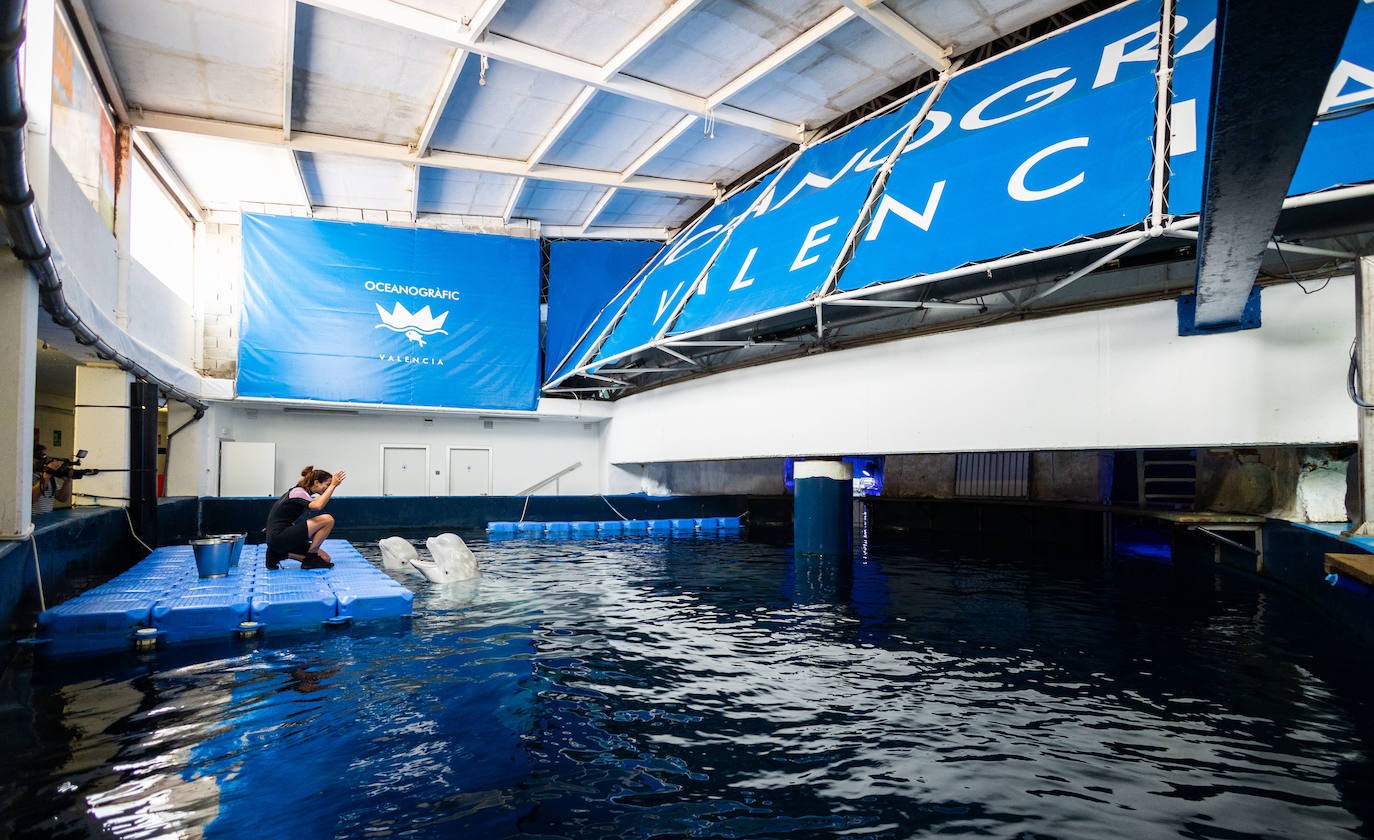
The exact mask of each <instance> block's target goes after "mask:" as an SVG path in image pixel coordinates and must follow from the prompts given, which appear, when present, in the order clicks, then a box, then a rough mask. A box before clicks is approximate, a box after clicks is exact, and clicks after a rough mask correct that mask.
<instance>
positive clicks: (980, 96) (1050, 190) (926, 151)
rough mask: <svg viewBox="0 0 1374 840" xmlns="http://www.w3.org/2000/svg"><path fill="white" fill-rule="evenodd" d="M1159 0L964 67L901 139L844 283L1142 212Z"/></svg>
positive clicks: (1018, 247) (926, 270)
mask: <svg viewBox="0 0 1374 840" xmlns="http://www.w3.org/2000/svg"><path fill="white" fill-rule="evenodd" d="M1158 28H1159V4H1158V3H1155V2H1147V0H1139V2H1135V3H1132V4H1130V5H1128V6H1124V7H1122V8H1119V9H1117V10H1114V11H1112V12H1110V13H1108V14H1105V15H1101V16H1099V17H1096V18H1093V19H1091V20H1088V21H1085V22H1083V23H1081V24H1078V25H1076V26H1074V27H1072V28H1069V29H1066V30H1064V31H1063V32H1061V33H1058V34H1056V35H1054V36H1053V37H1052V38H1048V39H1046V40H1044V41H1042V42H1040V43H1037V44H1032V45H1029V46H1027V47H1025V48H1022V49H1019V50H1016V51H1014V52H1010V53H1007V54H1006V55H1003V56H1000V57H998V58H995V59H992V60H991V61H988V62H987V63H985V64H981V65H978V66H976V67H972V68H969V69H968V70H965V71H963V72H960V73H959V74H957V75H956V76H954V78H952V79H951V80H950V82H949V85H948V86H947V87H946V88H945V91H944V93H943V94H941V96H940V98H939V100H938V101H937V102H936V103H935V107H934V109H933V110H932V111H931V113H930V115H929V116H928V117H927V119H926V123H927V124H926V125H923V126H922V127H921V129H920V131H919V132H918V133H917V135H916V137H915V139H913V140H912V142H911V144H909V145H908V148H907V150H904V152H903V154H902V156H901V158H900V159H899V160H898V162H897V165H896V167H894V169H893V171H892V175H891V177H890V178H889V179H888V182H887V186H886V189H885V190H884V193H883V195H882V196H881V198H880V199H879V201H878V203H877V204H876V206H875V207H874V211H873V216H872V219H871V220H870V222H869V224H868V225H867V227H866V229H865V231H864V233H863V235H862V236H861V237H860V239H859V242H858V245H857V247H856V249H855V255H854V259H853V260H852V261H851V262H850V263H849V264H848V266H846V268H845V271H844V274H843V276H842V278H841V280H840V283H839V287H840V288H842V289H857V288H861V287H864V286H869V285H872V284H875V283H884V282H887V281H891V280H899V279H903V278H906V277H912V276H915V275H920V274H933V273H936V272H940V271H945V270H948V269H951V268H954V267H956V266H960V265H963V264H965V263H970V262H979V261H982V260H987V259H992V258H996V257H1001V256H1005V255H1008V254H1013V253H1016V252H1018V251H1025V250H1033V249H1037V248H1045V247H1049V246H1053V245H1059V244H1062V243H1065V242H1070V241H1072V240H1075V239H1078V238H1080V237H1084V236H1091V235H1094V234H1100V233H1104V232H1108V231H1114V230H1118V229H1121V228H1125V227H1128V226H1130V225H1134V224H1138V223H1140V222H1141V221H1142V220H1143V219H1144V218H1145V217H1146V216H1147V215H1148V214H1149V211H1150V169H1151V161H1152V158H1153V145H1152V138H1153V131H1154V102H1155V79H1154V69H1155V59H1154V57H1153V56H1154V50H1155V49H1156V46H1155V45H1156V44H1157V41H1158V37H1157V32H1158Z"/></svg>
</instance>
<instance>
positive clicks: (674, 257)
mask: <svg viewBox="0 0 1374 840" xmlns="http://www.w3.org/2000/svg"><path fill="white" fill-rule="evenodd" d="M769 180H771V178H770V179H769ZM765 183H767V181H765ZM766 195H767V193H766V191H765V188H764V184H758V185H756V186H754V187H752V188H751V189H748V190H745V191H744V192H741V193H739V194H737V195H735V196H733V197H731V198H730V199H729V200H728V201H723V202H721V203H720V204H717V205H716V206H715V207H712V208H711V210H710V212H708V213H707V214H706V215H705V216H702V217H701V218H700V219H699V220H697V222H696V224H694V225H692V226H691V228H690V229H688V230H687V231H686V232H685V233H683V234H680V235H678V236H677V238H675V239H674V240H673V242H672V243H671V244H669V246H668V247H667V248H665V249H664V250H663V251H662V252H661V253H660V254H659V255H658V256H657V257H655V258H654V264H653V265H651V266H650V268H649V270H648V271H647V272H646V273H645V276H644V281H643V283H641V284H640V287H639V288H638V290H636V292H635V296H634V299H633V300H631V301H630V305H629V306H628V307H626V309H625V314H624V315H623V316H622V317H621V319H620V320H619V321H618V322H617V323H616V325H615V330H614V331H613V332H612V333H611V335H610V336H609V337H608V338H607V339H606V341H605V343H604V344H602V345H601V349H600V350H599V351H598V352H597V354H596V358H597V359H606V358H609V357H611V356H614V355H616V354H618V353H623V352H625V351H626V350H633V349H634V348H636V347H640V346H643V345H645V344H648V343H649V342H651V341H653V340H654V337H655V336H657V335H658V333H659V331H660V330H662V329H663V328H664V326H665V325H666V324H667V323H668V319H669V318H671V317H672V316H673V314H674V313H675V312H676V311H677V309H678V306H679V305H680V304H681V303H682V300H683V298H684V296H685V295H686V294H687V292H688V291H689V290H690V289H691V288H692V284H694V283H695V282H696V281H697V278H698V277H699V276H701V273H702V271H703V270H705V268H706V267H707V266H708V265H709V264H710V262H711V258H712V257H714V256H715V255H716V253H717V251H719V249H720V246H721V242H722V240H723V239H724V238H725V237H726V236H727V234H728V232H729V231H730V230H731V229H733V228H734V227H737V226H738V225H739V224H740V223H741V222H743V221H744V219H745V218H746V217H747V216H748V215H749V214H750V213H752V212H758V210H759V208H758V207H757V206H756V204H758V203H760V199H762V198H765V197H766Z"/></svg>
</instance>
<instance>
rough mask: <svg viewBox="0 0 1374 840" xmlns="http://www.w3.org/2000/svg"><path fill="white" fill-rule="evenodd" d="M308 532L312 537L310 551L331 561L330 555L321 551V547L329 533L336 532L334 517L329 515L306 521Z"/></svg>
mask: <svg viewBox="0 0 1374 840" xmlns="http://www.w3.org/2000/svg"><path fill="white" fill-rule="evenodd" d="M305 527H306V532H307V533H308V534H309V535H310V550H311V551H313V552H315V553H317V554H319V555H320V558H321V559H323V560H326V561H327V560H329V559H330V558H329V555H328V554H326V553H325V552H323V551H321V550H320V545H321V544H323V543H324V541H325V538H326V537H328V536H329V532H330V531H332V530H334V517H333V516H332V515H330V514H328V513H322V514H320V515H319V516H315V517H312V518H310V519H308V520H306V523H305Z"/></svg>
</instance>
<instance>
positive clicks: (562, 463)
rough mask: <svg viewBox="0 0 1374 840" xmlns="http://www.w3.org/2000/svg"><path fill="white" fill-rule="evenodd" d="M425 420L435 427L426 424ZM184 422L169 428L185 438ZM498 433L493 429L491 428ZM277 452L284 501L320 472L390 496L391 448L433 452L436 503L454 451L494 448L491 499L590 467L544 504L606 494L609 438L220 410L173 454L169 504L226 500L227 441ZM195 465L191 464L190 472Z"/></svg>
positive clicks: (403, 418)
mask: <svg viewBox="0 0 1374 840" xmlns="http://www.w3.org/2000/svg"><path fill="white" fill-rule="evenodd" d="M426 417H429V418H430V420H429V421H426V419H425V418H426ZM182 422H184V417H183V416H182V415H181V414H180V413H178V414H176V415H175V416H172V417H170V418H169V425H170V426H171V427H172V428H176V427H177V426H179V425H180V424H181V423H182ZM487 423H490V424H491V426H492V428H490V429H488V428H486V424H487ZM226 440H233V441H248V442H271V443H275V444H276V475H275V478H274V481H273V486H275V487H277V488H279V491H284V490H285V489H286V488H288V487H290V486H291V485H292V484H295V483H296V481H297V480H298V479H299V478H300V471H301V468H302V467H304V466H306V465H308V464H313V465H315V466H316V467H318V468H320V469H326V470H330V471H334V470H344V471H346V472H347V473H348V480H347V483H346V484H345V485H344V489H343V490H342V491H341V493H342V494H344V495H353V496H378V495H381V493H382V473H381V459H382V454H381V448H382V445H383V444H393V445H395V444H400V445H419V446H424V447H426V448H427V449H428V451H429V460H430V475H429V484H430V487H429V495H433V496H444V495H448V447H450V446H455V447H477V448H488V447H489V448H490V449H491V461H492V494H493V495H497V496H503V495H504V496H509V495H514V494H516V493H519V492H520V491H522V490H525V489H526V488H528V487H529V486H531V485H533V484H535V483H536V482H539V481H541V480H542V479H545V478H547V477H549V476H550V475H553V474H554V473H556V472H558V471H560V470H562V469H563V468H564V467H568V466H571V465H572V464H574V463H577V462H579V461H580V462H581V466H580V467H578V468H577V469H576V470H574V471H573V472H571V473H569V474H568V475H565V476H563V477H562V478H560V479H559V480H558V481H557V483H556V484H550V485H547V486H546V487H544V488H542V489H540V490H539V491H538V492H537V493H536V495H596V494H599V493H602V492H603V490H602V486H601V463H602V452H601V433H600V423H598V422H597V421H596V419H595V418H592V419H587V420H581V419H578V418H575V417H573V418H555V417H541V418H529V419H525V418H520V419H513V418H504V417H500V416H494V417H482V416H480V415H453V414H448V415H445V414H435V415H420V414H418V413H399V412H398V413H379V412H374V413H365V414H357V415H353V414H344V413H332V412H331V413H325V412H320V413H308V414H302V413H296V412H287V411H284V410H283V409H282V408H279V407H273V406H266V405H263V406H256V407H248V406H243V405H226V404H217V405H214V406H212V409H211V411H210V412H209V413H207V415H206V416H205V418H203V419H202V420H200V421H199V422H198V423H196V424H195V425H193V426H191V427H188V429H187V430H186V431H185V432H183V433H181V434H179V435H178V436H177V437H176V438H175V439H174V441H173V444H172V447H173V449H172V454H171V460H172V467H171V471H172V474H173V476H174V480H171V479H169V484H168V495H201V496H217V495H219V475H218V473H219V443H220V442H221V441H226ZM188 459H189V461H190V462H189V463H188Z"/></svg>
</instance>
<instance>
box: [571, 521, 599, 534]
mask: <svg viewBox="0 0 1374 840" xmlns="http://www.w3.org/2000/svg"><path fill="white" fill-rule="evenodd" d="M572 532H573V534H574V535H576V536H580V537H591V536H595V535H596V523H595V522H574V523H573V524H572Z"/></svg>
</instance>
